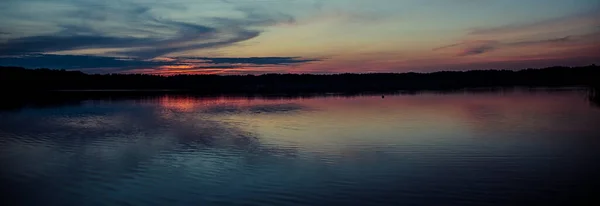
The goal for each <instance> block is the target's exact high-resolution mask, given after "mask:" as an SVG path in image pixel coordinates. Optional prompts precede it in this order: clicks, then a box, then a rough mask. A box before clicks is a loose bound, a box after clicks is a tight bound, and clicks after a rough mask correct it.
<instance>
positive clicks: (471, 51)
mask: <svg viewBox="0 0 600 206" xmlns="http://www.w3.org/2000/svg"><path fill="white" fill-rule="evenodd" d="M494 49H496V47H494V45H493V44H482V45H477V46H473V47H467V48H466V49H464V50H463V51H461V52H460V53H459V54H458V56H471V55H478V54H483V53H486V52H489V51H492V50H494Z"/></svg>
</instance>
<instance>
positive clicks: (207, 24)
mask: <svg viewBox="0 0 600 206" xmlns="http://www.w3.org/2000/svg"><path fill="white" fill-rule="evenodd" d="M77 8H79V10H76V11H72V12H71V13H69V15H71V17H72V18H76V19H77V20H81V21H82V22H85V23H83V24H82V23H78V24H75V23H62V25H60V26H59V27H60V29H61V30H60V31H58V32H56V33H52V34H45V35H35V36H26V37H20V38H15V39H9V40H8V41H6V42H2V43H0V54H3V55H17V54H29V53H45V52H46V53H47V52H57V51H69V50H75V49H93V48H116V49H122V50H123V51H121V52H118V53H115V54H116V55H127V56H130V57H136V58H142V59H151V58H154V57H158V56H163V55H166V54H170V53H175V52H183V51H189V50H196V49H207V48H218V47H223V46H229V45H233V44H236V43H238V42H242V41H246V40H249V39H252V38H255V37H257V36H259V35H260V34H261V32H262V30H260V29H257V27H262V26H269V25H274V24H277V23H280V22H294V21H295V19H294V18H293V17H291V16H289V15H285V14H281V13H276V12H266V11H259V10H258V9H254V8H239V9H238V11H240V12H242V13H243V14H244V16H243V17H242V18H220V17H219V18H215V17H213V18H203V19H197V21H193V22H183V21H174V20H169V19H164V18H161V17H157V16H153V14H152V12H149V11H150V10H151V8H150V7H147V6H142V5H137V4H132V3H123V4H122V5H121V4H119V5H107V4H103V3H90V2H81V3H78V7H77ZM84 8H90V9H84ZM103 21H111V22H117V23H121V24H122V25H120V26H118V27H117V28H118V29H119V30H118V31H108V30H106V29H102V28H99V29H98V30H96V29H94V25H95V24H94V23H96V22H103ZM119 21H123V22H119ZM159 31H160V32H159ZM126 33H135V34H136V35H135V37H134V36H132V35H126Z"/></svg>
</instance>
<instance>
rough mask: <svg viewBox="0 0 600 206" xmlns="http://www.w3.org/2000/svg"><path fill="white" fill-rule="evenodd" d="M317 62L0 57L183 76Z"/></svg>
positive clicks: (7, 61)
mask: <svg viewBox="0 0 600 206" xmlns="http://www.w3.org/2000/svg"><path fill="white" fill-rule="evenodd" d="M313 61H319V60H318V59H307V58H302V57H246V58H242V57H231V58H227V57H220V58H214V57H190V58H172V59H169V60H160V59H153V60H144V59H139V58H121V57H104V56H90V55H56V54H29V55H16V56H15V55H13V56H0V65H1V66H19V67H25V68H50V69H67V70H81V71H83V72H86V73H131V72H132V71H134V72H136V71H139V72H144V73H165V72H166V73H169V72H170V73H181V72H186V71H187V72H190V71H194V72H201V71H205V70H213V71H225V70H234V69H235V70H252V69H253V68H263V69H265V70H264V71H265V72H268V71H269V69H270V68H268V67H267V66H269V67H271V68H272V67H273V66H283V65H292V64H303V63H308V62H313Z"/></svg>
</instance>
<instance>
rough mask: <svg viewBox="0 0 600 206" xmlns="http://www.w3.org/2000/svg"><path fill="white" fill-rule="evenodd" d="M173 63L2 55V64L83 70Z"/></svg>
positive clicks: (45, 55)
mask: <svg viewBox="0 0 600 206" xmlns="http://www.w3.org/2000/svg"><path fill="white" fill-rule="evenodd" d="M173 64H178V63H177V62H165V61H147V60H139V59H129V58H118V57H102V56H86V55H54V54H32V55H22V56H0V65H3V66H20V67H26V68H51V69H70V70H73V69H78V70H79V69H81V70H83V71H86V69H97V68H112V71H113V72H116V71H124V70H128V69H133V68H142V67H157V66H164V65H173Z"/></svg>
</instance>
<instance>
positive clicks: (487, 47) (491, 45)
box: [433, 40, 500, 56]
mask: <svg viewBox="0 0 600 206" xmlns="http://www.w3.org/2000/svg"><path fill="white" fill-rule="evenodd" d="M499 46H500V43H499V42H498V41H492V40H477V41H465V42H460V43H456V44H450V45H446V46H442V47H438V48H434V49H433V51H439V50H445V49H450V48H455V47H460V48H461V49H460V51H458V54H457V56H472V55H478V54H483V53H486V52H490V51H493V50H495V49H496V48H497V47H499Z"/></svg>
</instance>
